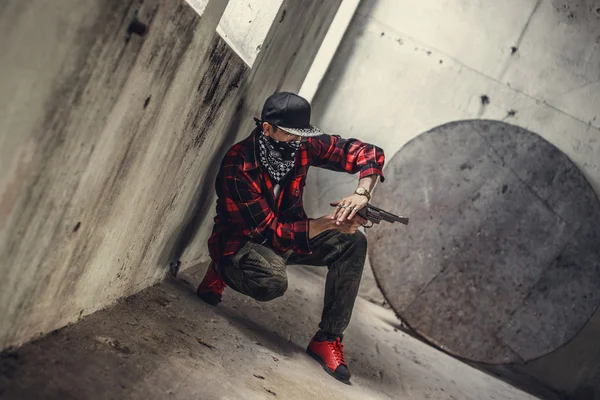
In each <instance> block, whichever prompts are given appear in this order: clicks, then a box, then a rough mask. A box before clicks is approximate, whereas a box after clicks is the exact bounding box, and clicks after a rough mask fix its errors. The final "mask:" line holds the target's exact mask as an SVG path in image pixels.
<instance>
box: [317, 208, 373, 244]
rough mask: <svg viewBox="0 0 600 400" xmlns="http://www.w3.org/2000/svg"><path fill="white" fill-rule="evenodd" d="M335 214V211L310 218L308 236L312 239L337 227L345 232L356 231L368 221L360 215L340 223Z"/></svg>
mask: <svg viewBox="0 0 600 400" xmlns="http://www.w3.org/2000/svg"><path fill="white" fill-rule="evenodd" d="M334 214H335V212H334V213H332V214H329V215H325V216H323V217H321V218H317V219H312V220H310V221H309V230H308V236H309V237H310V238H311V239H312V238H314V237H315V236H317V235H319V234H321V233H323V232H325V231H328V230H331V229H335V230H337V231H340V232H343V233H354V232H356V231H357V230H358V228H360V226H361V225H362V224H365V223H367V221H366V220H365V219H363V218H361V217H360V216H358V215H357V216H356V217H355V218H352V219H345V220H343V221H342V222H340V223H338V221H337V220H335V218H333V216H334Z"/></svg>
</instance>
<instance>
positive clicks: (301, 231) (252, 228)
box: [222, 170, 310, 254]
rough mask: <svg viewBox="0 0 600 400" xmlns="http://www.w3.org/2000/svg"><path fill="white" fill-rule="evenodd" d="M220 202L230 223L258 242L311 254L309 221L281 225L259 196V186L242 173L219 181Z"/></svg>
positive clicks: (263, 199) (279, 248)
mask: <svg viewBox="0 0 600 400" xmlns="http://www.w3.org/2000/svg"><path fill="white" fill-rule="evenodd" d="M222 189H223V200H224V202H225V207H226V209H227V213H228V216H229V218H228V219H229V222H230V223H232V224H237V225H238V226H239V227H241V228H242V231H243V233H244V234H245V235H247V236H249V237H250V238H251V239H253V240H254V241H256V242H258V243H263V244H265V243H269V244H270V246H271V247H272V248H273V249H275V250H278V251H281V252H284V251H287V250H294V251H296V252H298V253H304V254H308V253H310V245H309V235H308V224H309V222H308V219H305V220H301V221H296V222H290V223H283V222H280V221H279V220H278V219H277V216H276V215H275V213H274V212H273V210H272V209H271V207H270V206H269V204H268V202H267V201H266V199H265V197H264V196H263V195H262V193H261V190H260V186H259V184H258V183H257V182H254V181H253V180H252V179H251V178H250V177H249V176H248V175H247V174H246V173H244V172H243V171H240V170H238V171H236V174H228V176H225V179H224V180H223V181H222Z"/></svg>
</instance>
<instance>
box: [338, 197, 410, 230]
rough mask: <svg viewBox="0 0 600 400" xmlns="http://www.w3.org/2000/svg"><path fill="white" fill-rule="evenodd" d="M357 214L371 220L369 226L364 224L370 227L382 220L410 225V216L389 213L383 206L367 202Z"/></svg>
mask: <svg viewBox="0 0 600 400" xmlns="http://www.w3.org/2000/svg"><path fill="white" fill-rule="evenodd" d="M331 205H332V206H334V207H335V206H336V205H337V203H332V204H331ZM356 215H358V216H359V217H361V218H363V219H366V220H367V221H370V222H371V225H369V226H367V225H363V226H364V227H365V228H370V227H372V226H373V225H375V224H379V223H380V222H381V221H386V222H391V223H394V222H400V223H401V224H404V225H408V217H404V216H401V215H395V214H392V213H389V212H387V211H385V210H382V209H381V208H377V207H375V206H372V205H371V204H367V205H366V206H365V207H363V208H361V209H360V210H358V212H357V213H356Z"/></svg>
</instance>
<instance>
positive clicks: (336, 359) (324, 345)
mask: <svg viewBox="0 0 600 400" xmlns="http://www.w3.org/2000/svg"><path fill="white" fill-rule="evenodd" d="M306 352H307V353H308V355H309V356H311V357H312V358H314V359H315V360H317V361H318V362H319V364H321V365H322V366H323V369H324V370H325V372H327V373H328V374H329V375H331V376H333V377H334V378H335V379H337V380H339V381H341V382H344V383H350V371H349V370H348V364H346V361H345V360H344V346H343V345H342V339H340V338H337V339H335V340H334V341H323V342H319V341H317V340H315V339H314V338H313V340H311V341H310V344H309V345H308V348H307V349H306Z"/></svg>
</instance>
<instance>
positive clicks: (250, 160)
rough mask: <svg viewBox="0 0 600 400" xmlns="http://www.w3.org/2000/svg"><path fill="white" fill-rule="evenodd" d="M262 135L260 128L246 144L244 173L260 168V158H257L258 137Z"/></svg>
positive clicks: (255, 130)
mask: <svg viewBox="0 0 600 400" xmlns="http://www.w3.org/2000/svg"><path fill="white" fill-rule="evenodd" d="M257 135H260V130H259V129H258V128H256V129H254V131H253V132H252V134H251V135H250V137H248V139H246V141H245V143H244V166H243V169H244V171H250V170H253V169H256V168H258V167H259V166H260V165H259V164H258V157H257V156H256V137H257Z"/></svg>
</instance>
